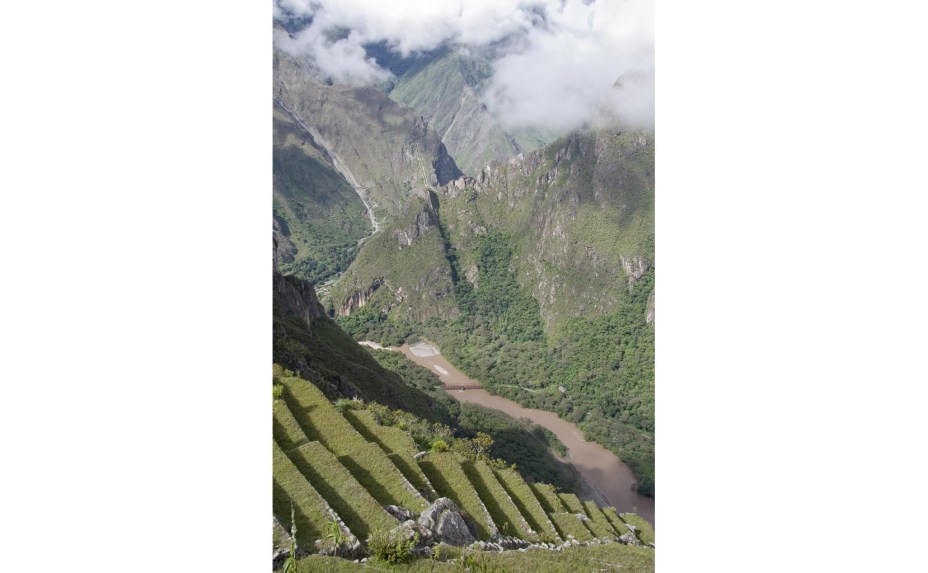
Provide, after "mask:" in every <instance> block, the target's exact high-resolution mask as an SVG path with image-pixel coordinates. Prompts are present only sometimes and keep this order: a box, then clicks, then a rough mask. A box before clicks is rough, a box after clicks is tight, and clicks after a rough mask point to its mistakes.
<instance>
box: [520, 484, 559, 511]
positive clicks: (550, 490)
mask: <svg viewBox="0 0 928 573" xmlns="http://www.w3.org/2000/svg"><path fill="white" fill-rule="evenodd" d="M528 486H529V488H531V490H532V492H534V493H535V498H536V499H537V500H538V502H539V503H541V507H543V508H544V510H545V513H548V514H551V513H556V512H558V511H566V510H567V508H566V507H564V503H563V502H561V498H559V497H558V496H557V493H556V492H555V491H554V486H552V485H551V484H547V483H530V484H528Z"/></svg>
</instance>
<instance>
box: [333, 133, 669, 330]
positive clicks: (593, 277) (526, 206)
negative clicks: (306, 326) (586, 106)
mask: <svg viewBox="0 0 928 573" xmlns="http://www.w3.org/2000/svg"><path fill="white" fill-rule="evenodd" d="M653 190H654V175H653V142H652V141H650V137H649V136H648V135H646V134H645V133H643V132H626V131H620V130H617V129H613V130H600V131H595V132H590V133H585V134H580V133H575V134H573V135H571V136H569V137H566V138H562V139H560V140H558V141H557V142H555V143H554V144H551V145H549V146H548V147H546V148H544V149H542V150H539V151H535V152H532V153H529V154H520V155H518V156H516V157H514V158H512V159H510V160H509V161H506V162H490V163H488V164H486V165H485V166H484V168H483V169H482V170H481V171H480V172H479V173H478V175H477V177H475V178H471V177H466V176H462V177H459V178H458V179H456V180H454V181H453V182H450V183H448V184H447V185H443V186H441V187H439V188H437V189H436V190H435V192H434V193H431V192H429V194H428V196H429V197H431V199H430V200H429V201H424V200H423V202H422V203H415V204H414V206H413V208H412V209H411V210H407V211H406V212H405V213H406V214H405V215H404V217H405V218H402V217H401V219H402V220H400V219H398V220H397V221H396V223H395V224H394V226H392V227H389V228H388V229H387V230H386V232H385V233H384V238H382V239H381V240H375V241H372V242H370V243H369V244H366V245H365V246H364V247H363V248H362V249H361V252H360V253H359V255H358V258H357V259H356V261H355V263H354V264H353V265H352V267H351V268H350V269H349V271H348V272H347V273H346V274H345V275H344V276H343V277H342V279H341V280H339V282H338V283H337V285H336V286H335V288H334V289H333V291H332V297H331V306H332V307H333V308H337V309H338V312H339V314H341V315H345V314H350V313H351V312H353V311H354V310H356V309H357V308H359V305H352V303H351V302H350V300H352V299H354V298H357V297H358V296H359V295H358V293H364V292H365V291H367V290H369V288H370V287H371V286H372V285H374V284H375V283H376V282H377V281H378V280H382V279H383V278H384V277H385V276H387V275H390V276H391V281H390V283H391V289H390V293H392V298H391V296H387V295H386V293H384V294H382V295H380V296H378V297H376V299H375V297H372V296H371V295H372V294H373V293H372V292H367V294H365V295H364V296H365V297H366V298H365V303H366V302H367V301H369V300H370V301H373V300H376V301H377V302H378V303H379V304H380V307H379V308H377V309H375V312H376V313H379V314H385V315H389V316H390V317H391V318H393V319H396V320H413V321H417V322H423V321H425V320H427V319H428V318H431V317H434V316H440V317H445V318H449V317H453V316H456V314H457V311H456V307H457V305H458V303H459V302H460V301H458V300H457V295H455V294H454V293H452V292H451V290H452V289H450V288H449V282H457V281H459V280H464V281H467V282H468V283H469V284H470V285H471V287H472V288H475V289H479V288H480V276H479V275H480V273H479V270H478V264H477V258H478V250H479V249H478V243H479V242H480V240H481V238H482V237H485V236H487V234H488V233H502V234H504V235H505V236H506V237H507V238H506V242H507V244H508V245H509V247H510V248H511V251H512V253H511V257H510V260H509V261H508V268H509V270H510V271H511V272H513V273H514V274H515V276H516V277H517V280H518V283H519V286H520V288H521V289H523V290H524V291H525V292H526V293H528V294H530V295H531V296H532V298H534V299H535V300H536V301H537V302H538V305H539V307H540V312H541V316H542V319H543V324H544V330H545V332H546V333H548V334H554V335H556V334H557V329H558V327H559V326H560V325H562V324H563V323H564V321H565V320H568V319H570V318H572V317H578V316H597V315H602V314H607V313H609V312H610V311H611V310H612V309H613V308H614V307H615V305H616V303H617V301H618V299H619V296H620V293H621V292H623V291H625V290H627V289H628V288H629V287H630V286H631V285H632V284H633V283H634V282H636V281H637V280H640V278H641V277H642V276H643V275H644V273H645V272H646V271H647V270H648V269H649V268H650V267H652V266H653V265H654V226H653V225H654V216H653V205H654V199H653ZM420 205H422V209H424V210H420V208H419V206H420ZM413 212H415V214H412V213H413ZM422 216H425V219H424V221H426V222H428V223H429V224H427V225H426V226H425V229H424V230H423V229H419V228H418V227H417V226H416V225H415V224H414V223H415V221H416V220H418V218H419V217H422ZM404 229H406V230H404ZM409 229H414V230H413V231H410V230H409ZM415 229H418V230H415ZM428 229H434V231H433V232H432V233H431V234H429V233H428ZM388 235H389V236H391V237H393V236H401V237H406V239H405V242H406V244H404V240H399V241H397V240H394V239H386V236H388ZM413 236H414V237H416V238H418V237H420V236H421V237H425V238H424V239H423V240H421V241H418V242H416V241H414V240H411V239H409V237H413ZM440 239H441V240H440ZM412 244H415V245H416V249H417V250H416V257H415V258H412V257H411V256H410V255H411V254H410V252H408V251H407V252H404V247H408V246H410V245H412ZM400 260H403V261H406V263H404V264H403V267H404V271H403V273H397V272H391V271H390V269H388V268H387V267H388V266H389V265H388V264H387V261H400ZM436 273H437V274H436ZM426 277H430V278H426ZM438 277H441V278H440V280H438ZM424 290H428V291H429V292H428V294H427V295H422V296H425V298H422V296H419V297H417V298H414V299H408V298H407V297H408V294H409V293H410V292H411V291H412V292H417V293H420V294H421V293H423V292H424ZM417 300H418V301H425V300H429V301H430V302H429V303H428V304H425V303H424V302H423V304H422V305H420V306H419V307H418V308H417V306H416V304H417V302H416V301H417ZM438 300H441V301H442V302H441V304H440V306H441V308H442V310H441V311H439V310H438V309H437V308H436V307H435V305H434V304H433V303H435V302H436V301H438ZM400 307H402V310H400V311H396V310H394V309H397V308H400Z"/></svg>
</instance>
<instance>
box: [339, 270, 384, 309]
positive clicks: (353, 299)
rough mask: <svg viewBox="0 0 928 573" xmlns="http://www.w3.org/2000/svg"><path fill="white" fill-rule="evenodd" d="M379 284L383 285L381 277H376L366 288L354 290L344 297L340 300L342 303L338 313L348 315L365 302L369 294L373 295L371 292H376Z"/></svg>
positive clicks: (368, 298) (369, 296)
mask: <svg viewBox="0 0 928 573" xmlns="http://www.w3.org/2000/svg"><path fill="white" fill-rule="evenodd" d="M381 286H383V277H377V278H375V279H374V281H373V282H372V283H371V285H370V286H369V287H367V288H366V289H364V290H356V291H354V292H353V293H351V294H350V295H348V296H347V297H345V300H343V301H342V304H341V306H340V307H339V309H338V315H339V316H348V315H349V314H351V313H352V312H354V311H356V310H358V309H359V308H361V307H362V306H364V305H365V304H367V301H368V300H370V298H371V296H373V294H374V293H375V292H377V289H379V288H380V287H381Z"/></svg>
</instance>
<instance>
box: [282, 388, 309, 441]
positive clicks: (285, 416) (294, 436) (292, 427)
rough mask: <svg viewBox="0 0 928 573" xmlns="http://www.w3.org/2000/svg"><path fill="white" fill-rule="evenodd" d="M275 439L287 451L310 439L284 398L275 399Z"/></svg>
mask: <svg viewBox="0 0 928 573" xmlns="http://www.w3.org/2000/svg"><path fill="white" fill-rule="evenodd" d="M274 439H275V440H277V443H278V444H280V447H281V449H282V450H284V451H285V452H286V451H288V450H292V449H293V448H295V447H297V446H302V445H303V444H305V443H306V442H308V441H309V439H308V438H307V437H306V434H304V433H303V429H302V428H300V425H299V424H298V423H297V421H296V418H294V417H293V414H292V413H291V412H290V408H288V407H287V403H286V402H284V401H283V400H275V401H274Z"/></svg>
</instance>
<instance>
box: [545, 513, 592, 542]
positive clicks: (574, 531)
mask: <svg viewBox="0 0 928 573" xmlns="http://www.w3.org/2000/svg"><path fill="white" fill-rule="evenodd" d="M550 517H551V521H553V522H554V525H556V526H557V528H558V529H559V530H560V531H561V533H563V534H564V538H565V539H566V538H567V536H568V535H573V536H574V539H576V540H577V541H590V540H591V539H593V534H592V533H590V530H589V529H588V528H587V527H586V526H585V525H584V524H583V522H582V521H580V518H579V517H577V515H576V514H574V513H567V512H566V511H559V512H557V513H552V514H551V515H550Z"/></svg>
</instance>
